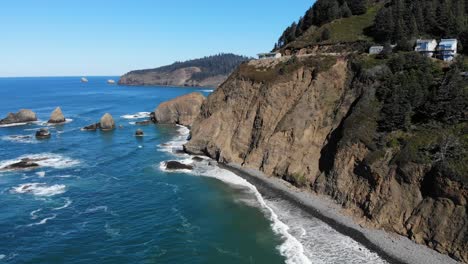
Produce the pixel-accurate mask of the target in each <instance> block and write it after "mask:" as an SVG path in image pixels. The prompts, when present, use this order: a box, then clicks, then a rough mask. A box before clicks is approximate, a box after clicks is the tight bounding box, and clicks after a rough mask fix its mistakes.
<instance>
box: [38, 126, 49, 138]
mask: <svg viewBox="0 0 468 264" xmlns="http://www.w3.org/2000/svg"><path fill="white" fill-rule="evenodd" d="M36 138H37V139H48V138H50V132H49V130H48V129H47V128H41V129H39V130H38V131H37V132H36Z"/></svg>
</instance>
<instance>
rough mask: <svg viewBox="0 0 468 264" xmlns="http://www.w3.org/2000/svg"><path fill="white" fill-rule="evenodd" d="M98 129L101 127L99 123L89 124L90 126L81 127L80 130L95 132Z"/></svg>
mask: <svg viewBox="0 0 468 264" xmlns="http://www.w3.org/2000/svg"><path fill="white" fill-rule="evenodd" d="M100 127H101V124H100V123H95V124H91V125H88V126H85V127H83V128H82V129H81V130H83V131H96V130H98V129H99V128H100Z"/></svg>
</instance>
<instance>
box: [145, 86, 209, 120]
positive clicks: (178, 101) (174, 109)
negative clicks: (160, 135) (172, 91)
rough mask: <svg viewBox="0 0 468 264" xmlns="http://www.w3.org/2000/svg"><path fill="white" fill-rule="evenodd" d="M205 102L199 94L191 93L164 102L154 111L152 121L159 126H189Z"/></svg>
mask: <svg viewBox="0 0 468 264" xmlns="http://www.w3.org/2000/svg"><path fill="white" fill-rule="evenodd" d="M204 101H205V97H204V96H203V95H202V94H201V93H191V94H187V95H184V96H180V97H177V98H175V99H173V100H170V101H167V102H164V103H162V104H160V105H159V106H158V108H156V110H155V111H154V120H155V121H156V123H159V124H178V125H183V126H191V125H192V123H193V121H194V120H195V118H196V117H197V116H198V114H199V113H200V107H201V106H202V104H203V102H204Z"/></svg>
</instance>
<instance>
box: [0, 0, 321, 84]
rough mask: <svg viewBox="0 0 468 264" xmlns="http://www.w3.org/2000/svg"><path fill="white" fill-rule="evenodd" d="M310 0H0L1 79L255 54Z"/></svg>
mask: <svg viewBox="0 0 468 264" xmlns="http://www.w3.org/2000/svg"><path fill="white" fill-rule="evenodd" d="M292 2H294V4H291V3H292ZM313 2H314V1H313V0H291V1H279V0H269V1H267V0H217V1H214V0H198V1H196V0H119V1H115V0H113V1H109V0H41V1H38V0H3V1H2V4H1V6H0V61H1V63H0V77H27V76H119V75H122V74H124V73H126V72H128V71H130V70H136V69H146V68H155V67H158V66H163V65H167V64H171V63H173V62H174V61H184V60H188V59H194V58H200V57H203V56H207V55H213V54H217V53H221V52H224V53H235V54H239V55H247V56H255V55H256V54H257V53H260V52H265V51H269V50H271V49H272V47H273V45H274V43H275V42H276V40H277V39H278V37H279V36H280V35H281V33H282V32H283V30H284V29H285V28H286V27H287V26H289V25H290V24H291V23H292V22H293V21H295V20H297V19H298V18H299V17H300V16H302V15H303V14H304V13H305V11H306V10H307V9H308V8H309V7H310V6H311V5H312V4H313Z"/></svg>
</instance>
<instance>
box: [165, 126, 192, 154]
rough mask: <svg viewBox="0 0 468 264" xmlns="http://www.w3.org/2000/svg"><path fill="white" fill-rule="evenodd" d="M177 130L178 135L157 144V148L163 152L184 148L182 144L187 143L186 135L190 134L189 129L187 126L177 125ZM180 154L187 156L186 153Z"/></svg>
mask: <svg viewBox="0 0 468 264" xmlns="http://www.w3.org/2000/svg"><path fill="white" fill-rule="evenodd" d="M177 127H178V128H177V132H178V133H179V135H177V136H176V137H174V138H173V139H172V140H171V141H169V142H167V143H164V144H161V145H159V150H160V151H163V152H169V153H174V152H177V151H182V150H183V149H184V144H185V143H187V137H188V136H189V135H190V130H189V129H188V128H187V127H184V126H180V125H177ZM182 156H189V155H187V154H182Z"/></svg>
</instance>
